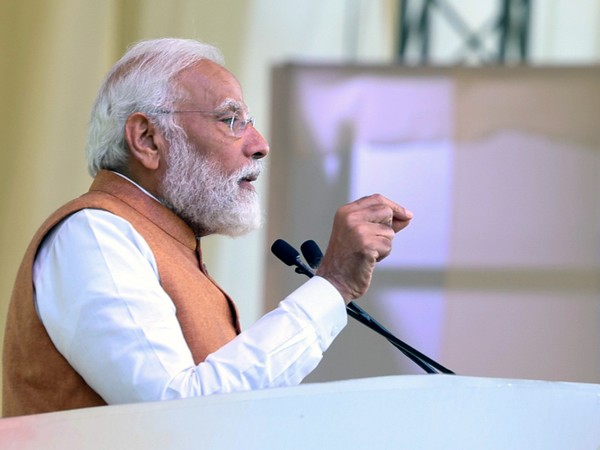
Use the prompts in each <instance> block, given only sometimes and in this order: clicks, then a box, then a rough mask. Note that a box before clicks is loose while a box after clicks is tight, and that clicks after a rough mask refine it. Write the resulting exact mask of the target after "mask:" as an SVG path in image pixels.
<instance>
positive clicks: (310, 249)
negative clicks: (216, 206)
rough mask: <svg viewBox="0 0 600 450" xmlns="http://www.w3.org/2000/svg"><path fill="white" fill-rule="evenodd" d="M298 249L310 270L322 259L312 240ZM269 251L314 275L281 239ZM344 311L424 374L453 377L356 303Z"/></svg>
mask: <svg viewBox="0 0 600 450" xmlns="http://www.w3.org/2000/svg"><path fill="white" fill-rule="evenodd" d="M300 249H301V251H302V255H303V256H304V258H305V259H306V261H307V262H308V264H309V265H310V267H311V268H312V269H316V268H317V267H318V266H319V264H320V263H321V259H322V258H323V253H322V252H321V249H320V248H319V246H318V245H317V243H316V242H315V241H313V240H308V241H306V242H304V243H303V244H302V246H301V247H300ZM271 251H272V252H273V254H274V255H275V256H276V257H277V258H279V259H280V260H281V261H283V262H284V263H285V264H287V265H288V266H295V268H296V269H295V271H296V273H299V274H303V275H306V276H307V277H309V278H312V277H313V276H314V275H315V274H314V272H313V271H312V270H311V269H310V268H308V267H307V266H306V265H305V264H304V263H303V262H302V260H301V259H300V254H299V253H298V251H297V250H296V249H295V248H294V247H292V246H291V245H290V244H288V243H287V242H286V241H284V240H283V239H277V240H276V241H275V242H274V243H273V245H272V246H271ZM346 311H347V313H348V315H349V316H350V317H352V318H353V319H356V320H357V321H359V322H360V323H362V324H363V325H365V326H367V327H369V328H370V329H371V330H373V331H375V332H376V333H377V334H379V335H381V336H383V337H384V338H386V339H387V340H388V341H389V342H390V343H391V344H392V345H393V346H394V347H396V348H397V349H398V350H400V351H401V352H402V353H403V354H404V355H405V356H407V357H408V358H409V359H410V360H411V361H413V362H414V363H415V364H417V365H418V366H419V367H421V368H422V369H423V370H424V371H425V372H427V373H429V374H435V373H445V374H450V375H454V372H452V371H451V370H450V369H446V368H445V367H444V366H442V365H441V364H439V363H437V362H435V361H434V360H433V359H431V358H429V357H428V356H426V355H424V354H423V353H421V352H419V351H418V350H416V349H415V348H413V347H411V346H410V345H408V344H407V343H405V342H403V341H401V340H400V339H398V338H397V337H396V336H394V335H393V334H392V333H390V332H389V331H388V330H386V329H385V328H384V327H383V325H381V324H380V323H378V322H377V321H376V320H375V319H373V317H371V316H370V315H369V314H368V313H367V312H366V311H365V310H364V309H362V308H361V307H360V306H358V305H357V304H356V303H354V302H350V303H349V304H348V305H347V306H346Z"/></svg>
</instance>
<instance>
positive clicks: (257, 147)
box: [245, 126, 269, 159]
mask: <svg viewBox="0 0 600 450" xmlns="http://www.w3.org/2000/svg"><path fill="white" fill-rule="evenodd" d="M245 137H246V138H247V145H246V154H247V156H248V157H251V158H253V159H262V158H264V157H265V156H267V155H268V154H269V144H268V143H267V140H266V139H265V138H264V137H263V135H262V134H260V131H258V130H257V129H256V128H254V127H253V126H250V127H248V130H247V134H246V136H245Z"/></svg>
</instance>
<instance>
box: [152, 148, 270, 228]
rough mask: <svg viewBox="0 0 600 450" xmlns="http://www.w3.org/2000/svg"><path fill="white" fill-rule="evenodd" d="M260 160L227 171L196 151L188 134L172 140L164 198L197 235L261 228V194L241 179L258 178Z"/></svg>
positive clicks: (162, 199) (167, 204)
mask: <svg viewBox="0 0 600 450" xmlns="http://www.w3.org/2000/svg"><path fill="white" fill-rule="evenodd" d="M261 170H262V163H261V162H260V161H258V160H252V162H251V163H250V164H249V165H248V166H246V167H244V168H242V169H240V170H238V171H237V172H235V173H233V174H231V175H226V174H224V173H223V171H222V170H221V169H220V168H219V167H218V165H217V164H216V163H214V162H212V161H209V160H207V159H206V158H204V157H202V156H201V155H200V154H199V153H198V152H197V151H195V150H194V149H193V148H192V147H191V145H190V144H189V142H188V141H187V139H186V138H185V136H177V137H176V138H175V139H173V140H172V143H171V147H170V149H169V153H168V158H167V169H166V171H165V176H164V179H163V182H162V186H161V191H162V192H161V201H162V202H163V203H164V204H165V205H166V206H167V207H168V208H170V209H171V210H173V211H174V212H175V213H176V214H177V215H178V216H179V217H181V218H182V219H183V220H184V221H185V222H186V223H187V224H188V225H190V227H191V228H192V229H193V230H194V233H196V235H197V236H207V235H209V234H225V235H228V236H232V237H235V236H240V235H242V234H245V233H248V232H250V231H253V230H255V229H257V228H259V227H260V226H261V225H262V221H263V216H262V211H261V209H260V203H259V199H258V194H257V193H256V191H254V190H250V189H244V188H242V187H241V186H240V181H242V180H243V179H244V178H247V177H253V178H256V177H258V175H259V174H260V172H261Z"/></svg>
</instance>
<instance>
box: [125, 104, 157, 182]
mask: <svg viewBox="0 0 600 450" xmlns="http://www.w3.org/2000/svg"><path fill="white" fill-rule="evenodd" d="M125 140H126V141H127V145H128V146H129V151H130V152H131V157H132V158H134V159H135V160H136V161H137V162H138V163H139V164H141V165H142V166H143V167H144V168H146V169H149V170H157V169H158V167H159V163H160V157H161V154H162V152H161V151H160V150H161V146H162V143H163V140H162V136H161V135H160V133H159V132H158V130H157V129H156V127H155V126H154V124H153V123H152V122H151V121H150V119H149V118H148V116H146V115H145V114H144V113H141V112H136V113H133V114H131V115H130V116H129V117H128V118H127V121H126V122H125Z"/></svg>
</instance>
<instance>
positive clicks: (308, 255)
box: [300, 239, 323, 269]
mask: <svg viewBox="0 0 600 450" xmlns="http://www.w3.org/2000/svg"><path fill="white" fill-rule="evenodd" d="M300 251H301V252H302V256H304V259H305V260H306V262H307V263H308V265H309V266H310V267H311V269H317V268H318V267H319V264H321V260H322V259H323V252H322V251H321V249H320V248H319V246H318V245H317V243H316V242H315V241H313V240H312V239H310V240H308V241H305V242H304V243H303V244H302V245H301V246H300Z"/></svg>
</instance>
